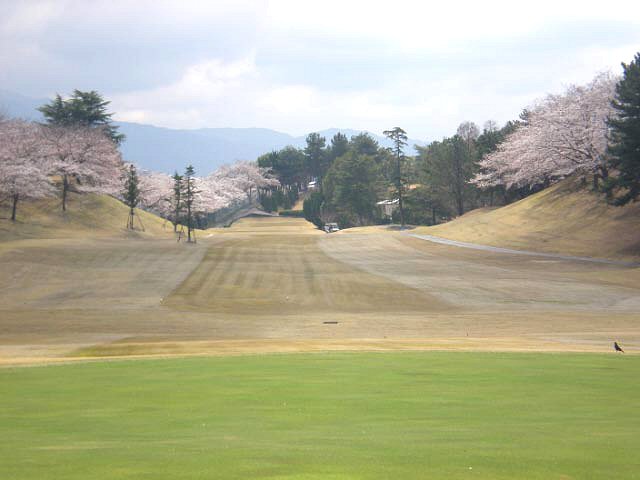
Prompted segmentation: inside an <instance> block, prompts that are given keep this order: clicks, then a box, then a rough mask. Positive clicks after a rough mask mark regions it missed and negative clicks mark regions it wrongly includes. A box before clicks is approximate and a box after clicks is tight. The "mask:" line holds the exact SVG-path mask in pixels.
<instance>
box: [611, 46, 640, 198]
mask: <svg viewBox="0 0 640 480" xmlns="http://www.w3.org/2000/svg"><path fill="white" fill-rule="evenodd" d="M622 68H623V69H624V72H623V74H622V79H621V80H620V82H619V83H618V84H617V86H616V95H615V99H614V100H613V101H612V106H613V108H614V109H615V110H616V113H617V116H616V117H615V118H610V119H609V122H608V123H609V127H610V137H609V148H608V152H609V154H610V157H611V158H610V160H609V162H610V165H611V166H612V167H613V168H614V169H615V170H617V175H616V176H612V177H609V179H608V181H607V184H606V186H605V190H606V191H607V193H608V194H609V195H611V194H612V193H613V192H614V191H619V192H621V195H619V196H618V197H617V198H616V199H615V200H614V203H615V204H617V205H625V204H627V203H629V202H631V201H635V200H636V199H637V198H638V196H640V53H636V55H635V57H634V59H633V61H632V62H631V63H630V64H629V65H626V64H624V63H623V64H622Z"/></svg>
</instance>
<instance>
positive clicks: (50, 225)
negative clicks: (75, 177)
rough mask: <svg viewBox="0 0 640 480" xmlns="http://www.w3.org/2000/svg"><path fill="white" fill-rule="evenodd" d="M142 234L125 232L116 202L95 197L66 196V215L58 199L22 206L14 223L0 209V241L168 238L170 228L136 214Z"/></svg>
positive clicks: (0, 207)
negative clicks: (141, 225)
mask: <svg viewBox="0 0 640 480" xmlns="http://www.w3.org/2000/svg"><path fill="white" fill-rule="evenodd" d="M136 212H137V213H138V214H139V215H140V219H141V220H142V223H143V224H144V228H145V231H144V232H142V230H141V229H140V228H139V225H138V224H137V223H136V228H137V230H136V231H135V232H131V231H127V230H126V228H125V224H126V221H127V216H128V207H127V206H126V205H124V204H123V203H122V202H120V201H118V200H116V199H115V198H112V197H109V196H106V195H95V194H83V195H79V194H74V193H71V194H69V198H68V205H67V211H66V212H63V211H62V208H61V206H60V200H59V199H58V198H48V199H44V200H38V201H29V202H21V203H19V204H18V218H17V221H16V222H11V221H10V220H9V216H10V213H11V212H10V208H9V205H7V204H6V203H4V204H2V205H0V241H8V240H19V239H23V238H68V237H76V236H79V235H81V236H82V237H86V236H122V235H127V236H130V235H151V236H158V235H160V236H167V235H170V234H171V233H172V226H171V224H170V223H169V222H165V221H164V219H162V218H160V217H158V216H156V215H153V214H151V213H148V212H144V211H142V210H136Z"/></svg>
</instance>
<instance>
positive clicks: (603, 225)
mask: <svg viewBox="0 0 640 480" xmlns="http://www.w3.org/2000/svg"><path fill="white" fill-rule="evenodd" d="M415 232H416V233H427V234H430V235H436V236H439V237H443V238H448V239H451V240H458V241H463V242H472V243H480V244H484V245H492V246H497V247H507V248H516V249H522V250H533V251H538V252H550V253H563V254H568V255H579V256H590V257H601V258H616V259H637V258H638V257H639V256H640V204H637V203H636V204H631V205H628V206H625V207H614V206H611V205H609V204H607V202H606V201H605V199H604V198H603V196H602V195H601V194H597V193H595V192H593V191H591V190H590V189H589V188H586V187H582V186H581V184H580V182H579V181H578V180H576V179H567V180H565V181H563V182H560V183H558V184H556V185H554V186H552V187H550V188H548V189H545V190H543V191H541V192H538V193H536V194H534V195H531V196H530V197H527V198H525V199H523V200H520V201H519V202H515V203H512V204H511V205H507V206H505V207H501V208H497V209H488V208H484V209H477V210H473V211H471V212H469V213H467V214H466V215H463V216H462V217H459V218H457V219H455V220H452V221H451V222H448V223H445V224H442V225H437V226H434V227H419V228H417V229H416V230H415Z"/></svg>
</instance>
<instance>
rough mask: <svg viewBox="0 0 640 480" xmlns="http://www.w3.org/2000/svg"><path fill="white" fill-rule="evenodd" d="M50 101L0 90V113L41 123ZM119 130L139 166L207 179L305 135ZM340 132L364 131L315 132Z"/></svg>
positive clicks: (328, 133)
mask: <svg viewBox="0 0 640 480" xmlns="http://www.w3.org/2000/svg"><path fill="white" fill-rule="evenodd" d="M49 101H50V100H49V99H46V98H44V99H43V98H39V99H38V98H32V97H27V96H24V95H20V94H18V93H14V92H8V91H4V90H0V112H1V113H3V114H5V115H7V116H9V117H17V118H24V119H26V120H33V121H41V120H42V116H41V114H40V112H38V110H37V108H38V107H40V106H41V105H44V104H45V103H48V102H49ZM115 123H116V124H117V125H118V126H119V127H120V132H122V133H124V134H125V135H126V136H127V139H126V141H125V142H124V143H123V144H122V146H121V151H122V155H123V157H124V159H125V160H126V161H128V162H133V163H135V164H136V165H138V166H139V167H142V168H144V169H148V170H155V171H159V172H166V173H173V172H174V171H175V170H178V171H181V170H183V169H184V167H185V166H186V165H188V164H192V165H193V166H194V168H195V169H196V172H198V173H199V174H201V175H206V174H208V173H210V172H212V171H213V170H215V169H216V168H218V167H219V166H221V165H224V164H228V163H232V162H234V161H236V160H255V159H256V158H258V157H259V156H260V155H262V154H263V153H267V152H270V151H272V150H278V149H281V148H283V147H286V146H287V145H291V146H294V147H298V148H302V147H304V145H305V138H306V135H302V136H293V135H289V134H287V133H282V132H278V131H275V130H271V129H268V128H199V129H172V128H164V127H156V126H154V125H145V124H139V123H130V122H115ZM337 132H342V133H343V134H345V135H346V136H347V137H351V136H353V135H357V134H359V133H362V132H363V131H362V130H354V129H350V128H329V129H326V130H321V131H319V132H318V133H319V134H320V135H322V136H323V137H325V138H326V139H327V143H329V142H330V140H331V137H333V135H335V134H336V133H337ZM367 133H369V134H370V135H371V136H372V137H373V138H375V139H376V140H377V141H378V143H379V144H380V145H382V146H385V147H389V146H391V143H390V142H389V139H387V138H386V137H384V136H382V135H377V134H374V133H371V132H367ZM408 143H409V145H410V147H411V148H410V149H409V152H408V153H410V154H412V153H413V145H425V143H426V142H423V141H420V140H414V139H409V142H408Z"/></svg>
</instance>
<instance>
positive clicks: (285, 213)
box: [280, 210, 304, 218]
mask: <svg viewBox="0 0 640 480" xmlns="http://www.w3.org/2000/svg"><path fill="white" fill-rule="evenodd" d="M280 216H281V217H297V218H304V210H280Z"/></svg>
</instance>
